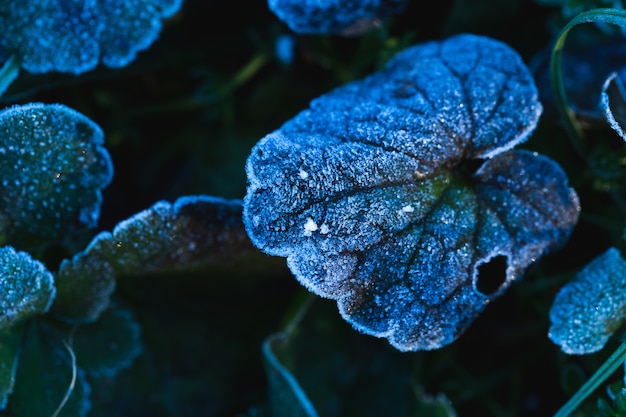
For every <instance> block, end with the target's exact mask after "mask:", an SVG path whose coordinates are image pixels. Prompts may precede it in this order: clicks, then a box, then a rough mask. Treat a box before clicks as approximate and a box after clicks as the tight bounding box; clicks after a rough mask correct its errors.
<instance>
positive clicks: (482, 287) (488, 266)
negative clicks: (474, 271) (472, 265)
mask: <svg viewBox="0 0 626 417" xmlns="http://www.w3.org/2000/svg"><path fill="white" fill-rule="evenodd" d="M506 264H507V262H506V256H504V255H498V256H494V257H493V258H491V259H490V260H489V262H485V263H484V264H482V265H480V266H479V267H478V277H477V278H476V290H478V291H479V292H480V293H482V294H484V295H491V294H493V293H495V292H496V291H498V290H499V289H500V287H501V286H502V284H504V283H505V282H506Z"/></svg>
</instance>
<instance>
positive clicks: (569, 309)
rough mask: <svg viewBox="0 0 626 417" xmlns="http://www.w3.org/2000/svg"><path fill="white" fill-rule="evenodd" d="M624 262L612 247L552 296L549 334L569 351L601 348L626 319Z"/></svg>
mask: <svg viewBox="0 0 626 417" xmlns="http://www.w3.org/2000/svg"><path fill="white" fill-rule="evenodd" d="M625 286H626V261H625V260H624V259H623V258H622V257H621V256H620V253H619V251H618V250H617V249H615V248H610V249H608V250H607V251H606V252H604V253H603V254H602V255H600V256H598V257H597V258H596V259H594V260H593V261H592V262H591V263H589V264H588V265H587V266H586V267H585V268H583V269H582V270H581V271H580V272H579V273H578V274H576V276H575V277H574V279H573V280H572V281H571V282H569V283H568V284H567V285H565V286H564V287H563V288H561V290H560V291H559V293H558V294H557V295H556V298H555V299H554V303H553V304H552V308H551V310H550V321H551V322H552V325H551V326H550V331H549V334H548V335H549V337H550V339H552V341H553V342H554V343H556V344H557V345H559V346H561V349H563V351H564V352H565V353H568V354H586V353H593V352H597V351H598V350H600V349H602V348H603V347H604V345H605V344H606V342H607V341H608V340H609V337H611V335H612V334H613V333H614V332H615V331H616V330H617V328H618V327H619V326H620V325H621V324H622V322H623V321H624V318H626V292H624V287H625Z"/></svg>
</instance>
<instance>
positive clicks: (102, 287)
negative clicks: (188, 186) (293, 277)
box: [53, 196, 252, 321]
mask: <svg viewBox="0 0 626 417" xmlns="http://www.w3.org/2000/svg"><path fill="white" fill-rule="evenodd" d="M241 211H242V205H241V202H240V201H227V200H224V199H220V198H215V197H209V196H186V197H181V198H179V199H178V200H176V202H174V203H173V204H171V203H168V202H166V201H160V202H157V203H156V204H154V205H153V206H152V207H150V208H148V209H146V210H144V211H141V212H139V213H137V214H135V215H134V216H132V217H131V218H129V219H127V220H124V221H122V222H120V223H119V224H118V225H117V226H116V227H115V228H114V229H113V232H102V233H100V234H98V235H97V236H96V237H95V238H94V239H93V240H92V242H91V243H90V244H89V246H88V247H87V248H86V249H85V250H84V251H83V252H81V253H79V254H77V255H76V256H74V258H73V259H71V260H65V261H63V262H62V263H61V266H60V267H59V271H58V273H57V277H56V287H57V299H56V302H55V304H54V306H53V310H54V312H55V313H57V314H59V315H61V316H63V317H65V318H67V319H71V320H77V321H93V320H95V319H96V318H97V317H98V315H99V314H100V313H101V312H102V311H103V310H104V309H105V308H106V306H107V305H108V301H109V298H110V296H111V293H112V292H113V289H114V287H115V277H116V276H120V275H141V274H147V273H158V272H162V271H166V270H175V269H192V268H197V267H200V266H203V265H206V264H208V263H209V262H212V261H214V260H216V259H222V258H225V257H229V256H233V255H238V254H241V253H243V252H247V251H248V250H249V249H251V248H252V246H251V245H250V242H249V240H248V237H247V235H246V232H245V230H244V227H243V223H242V220H241Z"/></svg>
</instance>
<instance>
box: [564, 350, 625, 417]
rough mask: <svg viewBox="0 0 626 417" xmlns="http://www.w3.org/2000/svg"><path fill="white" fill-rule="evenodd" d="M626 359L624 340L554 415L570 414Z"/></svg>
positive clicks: (565, 416)
mask: <svg viewBox="0 0 626 417" xmlns="http://www.w3.org/2000/svg"><path fill="white" fill-rule="evenodd" d="M624 360H626V342H623V343H622V344H621V345H620V346H619V347H618V348H617V349H616V350H615V352H613V354H612V355H611V356H610V357H609V358H608V359H607V360H606V361H605V362H604V363H603V364H602V366H601V367H600V368H598V370H597V371H596V373H595V374H593V376H592V377H591V378H589V380H588V381H587V382H585V383H584V384H583V386H582V387H580V389H579V390H578V391H577V392H576V394H574V395H573V396H572V397H571V398H570V399H569V401H567V402H566V403H565V405H563V407H561V409H560V410H559V411H557V412H556V414H555V415H554V417H567V416H570V415H571V414H572V413H573V412H574V411H575V410H576V408H577V407H578V406H579V405H580V404H581V403H582V402H583V401H584V400H585V399H586V398H587V397H588V396H589V395H590V394H591V393H592V392H593V391H594V390H595V389H596V388H598V386H600V384H602V383H603V382H604V381H605V380H606V379H607V378H608V377H609V376H610V375H611V374H612V373H613V372H615V370H616V369H617V368H618V367H619V366H620V365H622V364H623V363H624Z"/></svg>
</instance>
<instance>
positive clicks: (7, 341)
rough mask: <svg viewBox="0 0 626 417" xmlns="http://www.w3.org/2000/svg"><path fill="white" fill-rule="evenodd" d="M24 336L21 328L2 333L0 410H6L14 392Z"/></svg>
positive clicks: (6, 330) (0, 347) (0, 338)
mask: <svg viewBox="0 0 626 417" xmlns="http://www.w3.org/2000/svg"><path fill="white" fill-rule="evenodd" d="M22 334H23V328H22V327H21V326H15V327H13V328H11V329H5V330H2V331H0V410H4V409H5V407H6V406H7V400H8V399H9V395H11V393H12V392H13V385H14V384H15V373H16V371H17V363H18V359H19V355H20V344H21V341H22Z"/></svg>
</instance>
